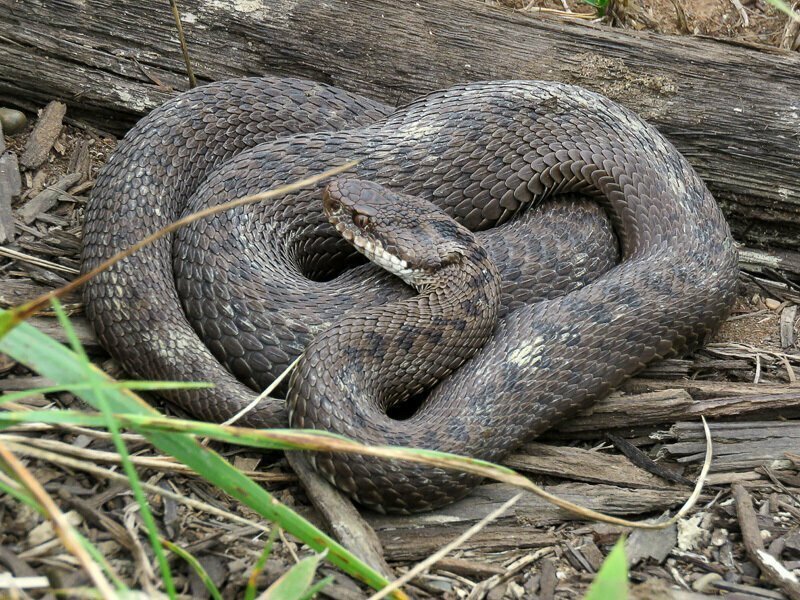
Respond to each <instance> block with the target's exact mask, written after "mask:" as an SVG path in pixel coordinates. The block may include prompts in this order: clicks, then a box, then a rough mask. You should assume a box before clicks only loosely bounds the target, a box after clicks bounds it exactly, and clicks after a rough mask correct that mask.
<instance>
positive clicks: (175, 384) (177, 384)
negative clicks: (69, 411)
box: [0, 381, 214, 404]
mask: <svg viewBox="0 0 800 600" xmlns="http://www.w3.org/2000/svg"><path fill="white" fill-rule="evenodd" d="M97 385H98V383H78V384H74V385H49V386H45V387H38V388H31V389H29V390H24V391H22V392H6V393H4V394H3V395H2V396H0V404H3V403H4V402H16V401H17V400H23V399H25V398H28V397H30V396H33V395H34V394H42V395H44V394H58V393H61V392H71V393H73V394H77V393H78V392H85V391H86V390H91V389H96V388H97ZM99 385H100V386H101V387H102V389H114V390H133V391H139V392H152V391H160V390H199V389H201V388H211V387H214V385H213V384H211V383H195V382H191V381H102V382H99Z"/></svg>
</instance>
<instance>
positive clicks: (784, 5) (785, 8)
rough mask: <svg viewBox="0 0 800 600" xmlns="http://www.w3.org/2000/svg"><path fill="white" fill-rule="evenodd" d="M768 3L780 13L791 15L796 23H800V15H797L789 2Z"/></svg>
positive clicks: (774, 0)
mask: <svg viewBox="0 0 800 600" xmlns="http://www.w3.org/2000/svg"><path fill="white" fill-rule="evenodd" d="M767 2H769V3H770V4H772V6H774V7H775V8H777V9H778V10H779V11H781V12H783V13H786V14H787V15H789V16H790V17H791V18H792V19H793V20H794V21H797V22H798V23H800V14H797V13H796V12H795V11H793V10H792V7H791V6H789V3H788V2H784V0H767Z"/></svg>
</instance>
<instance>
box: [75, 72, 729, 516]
mask: <svg viewBox="0 0 800 600" xmlns="http://www.w3.org/2000/svg"><path fill="white" fill-rule="evenodd" d="M354 158H358V159H361V162H360V163H359V165H358V166H357V167H356V168H355V170H354V175H355V176H357V177H358V178H359V179H360V180H369V181H372V182H375V183H376V184H379V185H381V186H384V187H385V188H387V189H389V190H391V193H400V194H408V195H414V196H418V197H420V198H423V199H427V200H430V201H432V202H433V203H434V204H436V205H438V206H439V207H441V208H442V209H443V210H444V211H445V212H446V213H447V214H449V215H450V216H451V217H453V218H455V219H456V220H457V221H458V222H459V223H461V224H462V225H464V226H466V227H467V228H469V229H471V230H473V231H481V233H480V234H479V237H480V239H481V242H482V243H483V244H484V245H485V246H486V247H487V250H488V254H489V255H490V256H491V258H492V259H493V260H494V261H495V263H497V266H498V269H499V271H500V274H501V276H502V280H503V281H502V285H501V289H500V294H501V305H502V306H501V309H500V314H501V320H500V322H499V324H498V325H497V327H496V329H495V331H494V335H493V336H492V338H491V340H490V341H489V342H488V343H487V344H486V345H485V346H484V347H483V348H481V349H480V350H478V351H477V354H476V355H475V356H474V357H473V358H471V359H469V360H467V362H466V364H464V366H463V367H461V368H460V369H459V370H458V371H457V372H456V373H454V374H452V375H451V376H448V377H446V379H445V380H444V381H443V382H441V383H440V384H439V385H438V386H437V387H436V388H435V390H434V391H433V392H432V393H431V394H430V395H429V397H428V398H427V399H425V400H424V401H423V402H422V405H421V406H420V408H419V409H418V410H417V411H416V412H414V413H413V414H412V415H410V416H408V417H407V418H404V419H395V418H389V417H387V415H386V414H385V411H384V409H385V406H382V405H381V403H379V402H374V401H373V400H371V398H373V397H374V396H373V395H372V394H373V392H374V389H372V387H374V385H375V383H374V382H375V378H374V371H375V370H376V369H378V368H379V367H380V365H386V366H387V368H388V367H389V366H390V365H391V364H393V361H392V360H386V361H377V362H376V361H373V362H372V363H370V364H369V366H368V367H367V366H366V365H364V364H362V363H357V364H356V368H352V365H351V368H349V369H346V370H345V374H344V375H343V374H342V371H337V369H336V366H337V364H338V362H341V363H342V365H343V366H344V362H345V360H344V358H343V356H344V355H346V354H347V353H348V348H347V347H343V346H342V342H341V340H342V339H349V340H350V342H349V343H350V345H351V347H352V352H351V354H352V355H353V356H355V355H360V356H367V355H371V356H373V358H374V357H375V356H381V353H383V355H384V356H391V355H392V353H402V352H404V351H405V350H403V348H402V347H401V346H398V344H401V345H402V344H403V343H408V344H411V343H412V342H403V341H402V340H403V339H405V338H403V337H402V336H401V337H400V341H392V340H393V339H395V340H397V339H398V338H397V335H396V334H397V333H398V331H399V332H402V331H404V330H405V329H404V328H406V329H407V328H409V327H410V328H414V323H411V324H410V325H409V324H404V323H406V322H405V321H404V319H403V315H398V317H397V319H388V320H386V321H385V322H382V323H381V324H380V328H379V329H377V330H375V331H365V330H364V323H363V320H358V319H353V318H352V317H348V316H343V314H344V313H345V312H346V311H347V310H348V309H351V308H352V309H353V312H352V313H350V314H353V315H357V314H359V313H363V311H365V310H366V307H368V306H370V305H372V304H373V303H375V302H377V303H379V304H383V303H386V302H389V301H394V300H397V299H403V298H406V299H407V298H409V296H410V292H409V291H408V289H407V288H405V287H404V286H402V284H401V283H398V281H393V280H392V278H390V277H389V276H388V275H386V274H385V273H383V272H381V271H380V270H378V269H376V268H374V267H369V266H364V265H362V266H360V267H357V268H355V269H353V270H350V271H347V272H346V273H344V274H341V275H338V276H337V274H338V273H339V272H340V271H341V270H342V269H343V268H344V267H346V266H351V265H353V264H354V263H356V262H357V261H355V260H354V257H355V251H354V249H353V248H352V246H350V245H348V244H347V243H346V242H345V241H344V240H343V239H342V238H341V237H340V236H339V235H338V234H337V232H336V230H335V228H334V227H333V226H331V225H330V224H329V223H328V221H327V220H326V219H325V217H324V215H323V214H322V203H321V193H322V188H320V189H315V190H310V191H307V192H302V193H298V194H293V195H290V196H286V197H284V198H282V199H280V200H277V201H274V202H272V203H269V204H267V205H263V206H262V205H258V206H255V205H254V206H246V207H240V208H239V209H236V210H234V211H228V212H227V213H224V214H221V215H217V216H215V217H213V218H211V219H208V220H204V221H199V222H197V223H195V224H194V225H193V226H191V227H187V228H185V229H183V230H181V231H180V232H179V233H178V234H176V235H175V236H174V237H173V238H171V239H165V240H162V241H160V242H157V243H156V244H153V245H152V246H149V247H147V248H145V249H143V250H142V251H140V252H139V253H137V254H135V255H133V256H131V257H130V258H128V259H126V260H124V261H122V262H121V263H119V264H117V265H115V266H114V267H113V268H111V269H109V270H108V271H106V272H105V273H103V274H101V275H100V276H98V277H97V278H95V279H94V280H93V281H91V282H90V283H89V284H88V285H87V288H86V293H85V300H86V309H87V315H88V316H89V318H90V319H91V321H92V323H93V324H94V327H95V329H96V331H97V333H98V336H99V338H100V340H101V342H102V343H103V344H104V346H105V347H106V348H107V349H108V350H109V351H110V352H111V353H112V355H113V356H114V357H116V358H117V359H118V360H119V361H120V362H121V363H122V365H123V366H124V367H125V368H126V369H127V370H128V371H130V372H131V373H133V374H134V375H137V376H140V377H146V378H150V379H178V380H189V381H209V380H210V381H213V382H214V383H215V384H216V388H214V389H211V390H192V391H180V392H171V393H169V394H167V395H166V396H167V397H168V399H170V400H171V401H173V402H175V403H176V404H178V405H180V406H181V407H183V408H184V409H185V410H187V411H189V412H191V413H193V414H195V415H196V416H198V417H200V418H205V419H209V420H221V419H225V418H227V417H230V416H232V415H233V414H235V413H237V412H238V410H239V409H241V408H242V407H243V406H246V405H247V404H248V403H249V402H250V401H251V400H252V399H253V398H254V395H253V392H252V391H251V389H259V388H262V387H264V386H265V385H266V384H267V383H269V381H271V380H272V379H273V378H274V377H275V375H277V374H278V373H280V372H281V371H282V370H283V369H284V368H285V367H286V366H287V365H288V364H289V363H290V362H291V361H292V360H293V359H294V357H296V356H297V355H299V354H300V352H301V351H302V350H303V349H304V348H305V347H306V345H308V343H309V342H310V341H311V340H312V339H314V338H316V339H315V342H314V349H315V350H314V353H312V354H311V355H307V356H306V358H305V359H304V360H303V361H302V363H301V367H300V368H299V369H298V370H297V372H296V373H295V374H294V376H293V384H292V387H291V391H290V395H289V400H290V406H291V424H292V425H293V426H297V427H312V428H320V429H328V430H331V431H335V432H337V433H341V434H343V435H346V436H349V437H352V438H355V439H358V440H361V441H364V442H368V443H378V444H401V445H411V446H419V447H426V448H431V449H438V450H446V451H450V452H456V453H460V454H467V455H470V456H475V457H479V458H484V459H488V460H497V459H499V458H500V457H502V456H503V455H504V454H505V453H507V452H508V451H510V450H511V449H513V448H514V447H515V446H517V445H519V444H520V443H521V442H522V441H523V440H525V439H526V438H529V437H532V436H534V435H536V434H538V433H540V432H542V431H543V430H545V429H546V428H548V427H549V426H551V425H552V424H553V423H555V422H556V421H557V420H559V419H562V418H563V417H564V416H565V415H567V414H569V413H570V412H573V411H575V410H576V409H579V408H581V407H584V406H586V405H588V404H589V403H591V402H592V401H594V400H596V399H597V398H599V397H602V396H603V395H605V394H607V393H608V392H609V391H610V390H611V389H613V388H614V387H615V386H618V385H619V384H620V383H622V382H623V381H624V380H625V379H626V378H628V377H630V376H631V375H633V374H634V373H636V372H637V371H638V370H640V369H641V368H642V367H643V366H644V365H646V364H647V363H648V362H650V361H652V360H654V359H656V358H659V357H664V356H667V355H670V354H674V353H676V352H680V351H683V350H685V349H687V348H689V347H692V346H695V345H697V344H699V343H701V342H702V340H703V339H704V337H705V336H706V335H707V334H708V333H709V332H712V331H713V330H714V329H715V328H716V327H717V326H718V325H719V323H720V322H721V321H722V319H723V318H724V316H725V314H726V312H727V310H728V307H729V306H730V304H731V302H732V300H733V297H734V292H735V286H736V278H737V266H736V264H737V257H736V251H735V248H734V244H733V241H732V239H731V236H730V232H729V230H728V227H727V225H726V223H725V221H724V219H723V217H722V215H721V213H720V211H719V209H718V207H717V205H716V203H715V202H714V200H713V198H712V197H711V195H710V194H709V192H708V190H707V189H706V188H705V186H704V185H703V183H702V182H701V181H700V179H699V178H698V177H697V175H696V174H695V172H694V170H693V169H692V168H691V167H690V166H689V164H688V163H687V162H686V160H685V159H684V158H683V157H682V156H680V154H679V153H678V152H677V151H676V150H675V149H674V148H673V147H672V145H670V144H669V142H667V141H666V140H665V139H664V138H663V137H662V136H661V135H660V134H659V133H658V132H657V131H656V130H655V129H653V128H652V127H650V126H649V125H647V124H646V123H644V122H643V121H642V120H641V119H639V118H638V117H636V116H635V115H633V114H632V113H631V112H629V111H627V110H625V109H623V108H622V107H620V106H618V105H616V104H614V103H613V102H611V101H610V100H608V99H607V98H605V97H603V96H600V95H598V94H595V93H592V92H588V91H586V90H583V89H581V88H577V87H574V86H568V85H563V84H558V83H544V82H524V81H508V82H489V83H476V84H468V85H462V86H457V87H454V88H452V89H449V90H445V91H441V92H436V93H433V94H430V95H429V96H426V97H424V98H421V99H419V100H417V101H415V102H413V103H411V104H409V105H408V106H405V107H403V108H401V109H399V110H397V111H393V110H392V109H390V108H388V107H384V106H382V105H380V104H378V103H375V102H372V101H369V100H366V99H364V98H360V97H357V96H354V95H351V94H348V93H346V92H343V91H341V90H337V89H335V88H331V87H329V86H325V85H321V84H314V83H310V82H304V81H300V80H292V79H273V78H259V79H239V80H232V81H227V82H220V83H215V84H210V85H208V86H204V87H201V88H196V89H194V90H191V91H189V92H186V93H184V94H181V95H179V96H178V97H176V98H175V99H173V100H171V101H170V102H168V103H167V104H165V105H164V106H163V107H161V108H159V109H157V110H156V111H154V112H153V113H151V114H150V115H149V116H148V117H146V118H145V119H143V120H142V121H141V122H140V123H139V124H138V125H137V126H136V127H135V128H134V129H132V130H131V131H130V132H129V134H128V135H127V136H126V138H125V139H124V140H123V141H122V142H121V143H120V145H119V147H118V149H117V151H116V152H115V154H114V155H113V156H112V157H111V159H110V160H109V162H108V164H107V165H106V167H105V168H104V169H103V172H102V173H101V176H100V177H99V178H98V180H97V183H96V185H95V188H94V192H93V194H92V199H91V201H90V203H89V205H88V206H87V210H86V226H85V232H84V252H83V269H84V270H88V269H90V268H91V267H93V266H95V265H96V264H97V263H99V262H100V261H101V260H103V259H104V258H107V257H108V256H110V255H112V254H113V253H115V252H117V251H118V250H120V249H122V248H124V247H127V246H129V245H130V244H132V243H134V242H135V241H138V240H139V239H141V238H142V237H144V236H145V235H147V234H149V233H152V232H153V231H155V230H157V229H159V228H161V227H163V226H164V225H166V224H168V223H169V222H171V221H173V220H175V219H176V218H178V217H180V216H181V215H182V214H184V213H186V212H191V211H194V210H196V209H198V208H201V207H204V206H207V205H209V204H215V203H220V202H223V201H226V200H229V199H232V198H235V197H238V196H242V195H245V194H248V193H253V192H256V191H260V190H262V189H265V188H267V187H271V186H273V185H279V184H282V183H287V182H290V181H293V180H295V179H297V178H299V177H302V176H305V175H308V174H312V173H316V172H319V171H322V170H323V169H325V168H328V167H332V166H335V165H339V164H342V163H344V162H346V161H348V160H351V159H354ZM575 193H577V194H581V195H582V196H591V197H592V198H593V199H594V201H595V202H596V203H597V204H592V203H587V202H585V201H582V200H577V199H574V198H572V197H571V196H565V195H568V194H575ZM562 197H564V198H565V200H564V201H563V202H562V201H560V199H561V198H562ZM554 201H556V202H554ZM598 206H600V207H602V208H598ZM606 214H607V215H608V218H606V216H605V215H606ZM609 221H610V223H611V225H609ZM612 226H613V234H612V233H611V231H610V230H611V228H612ZM493 227H494V229H490V228H493ZM525 227H527V229H523V228H525ZM482 230H487V231H482ZM586 231H588V232H589V233H588V234H587V233H586ZM614 236H616V240H617V241H616V242H615V241H614ZM570 243H574V246H570ZM587 244H588V246H587ZM617 244H618V249H619V255H620V259H621V260H620V262H619V264H615V263H616V257H617ZM529 254H530V255H536V256H537V257H538V259H537V261H536V262H532V261H530V260H528V259H527V258H526V256H528V255H529ZM312 280H313V281H312ZM550 282H552V283H553V284H554V288H553V289H552V290H551V291H548V289H547V287H546V286H547V284H548V283H550ZM535 300H541V301H540V302H534V301H535ZM463 304H464V306H463V308H464V311H465V313H464V317H463V318H464V319H465V320H467V321H471V320H473V319H476V318H477V314H478V313H479V312H480V311H478V310H477V309H476V306H475V303H474V302H473V301H466V300H465V302H464V303H463ZM348 319H350V320H349V321H348ZM454 319H455V320H453V319H449V320H448V321H447V324H446V325H444V326H445V327H449V328H452V327H458V326H459V325H458V324H457V323H458V319H457V318H454ZM332 322H337V327H338V328H339V329H340V334H341V328H342V327H344V329H345V334H347V327H348V323H351V322H352V330H351V331H350V333H349V337H348V335H345V337H344V338H342V337H338V338H336V339H337V340H338V341H337V342H335V347H333V346H331V345H326V342H325V340H326V339H327V337H326V334H325V333H323V332H324V331H325V330H326V329H327V327H328V326H329V325H330V323H332ZM416 329H417V330H418V331H417V334H418V336H417V337H416V338H415V339H417V340H419V339H420V338H419V336H422V338H421V339H422V341H417V342H414V343H415V344H417V345H418V346H419V347H421V348H424V349H425V350H426V351H427V350H428V349H430V350H432V351H433V354H431V355H430V357H429V358H428V359H427V360H429V361H430V362H431V364H436V362H437V361H439V360H443V361H445V362H446V359H443V358H440V357H439V356H438V355H437V354H435V352H436V350H437V349H438V346H439V344H437V339H439V336H440V335H441V333H442V331H440V330H437V326H436V323H435V321H433V322H429V323H427V324H426V325H425V326H424V327H422V326H420V327H417V328H416ZM332 343H333V342H332ZM351 358H352V356H351ZM331 361H333V364H331ZM222 365H224V366H225V368H223V366H222ZM358 365H361V366H362V372H363V370H364V369H365V368H368V369H369V370H370V377H365V378H358V377H355V376H354V374H355V373H357V372H358V371H359V369H358ZM395 375H396V373H395ZM241 382H244V384H246V385H243V384H242V383H241ZM248 386H249V387H248ZM370 386H372V387H370ZM287 422H288V415H287V412H286V408H285V402H284V401H282V400H279V399H267V401H265V402H264V403H263V404H262V405H260V406H259V407H257V409H256V410H255V411H253V412H251V413H249V414H248V415H247V416H246V417H245V420H244V422H243V424H246V425H250V426H256V427H276V426H278V427H279V426H285V424H286V423H287ZM316 466H317V468H318V469H320V470H321V471H322V472H323V473H324V474H325V475H326V476H328V477H329V478H330V479H331V480H333V481H334V482H335V483H336V484H337V485H338V486H340V487H341V488H343V489H344V490H346V491H347V492H348V493H350V494H351V495H352V496H353V497H355V498H356V499H357V500H358V501H360V502H362V503H364V504H366V505H368V506H371V507H373V508H376V509H378V510H389V511H402V512H406V511H417V510H425V509H430V508H434V507H436V506H441V505H443V504H445V503H448V502H451V501H452V500H454V499H456V498H458V497H460V496H462V495H463V494H464V493H466V491H468V490H469V489H470V488H471V487H472V486H474V485H475V484H476V483H477V482H476V479H475V478H474V477H472V476H467V475H464V474H460V473H454V472H450V471H444V470H441V469H436V468H430V467H423V466H420V465H411V464H407V463H388V462H386V461H378V460H374V459H371V458H367V457H360V456H335V457H334V456H328V455H320V456H318V457H317V460H316Z"/></svg>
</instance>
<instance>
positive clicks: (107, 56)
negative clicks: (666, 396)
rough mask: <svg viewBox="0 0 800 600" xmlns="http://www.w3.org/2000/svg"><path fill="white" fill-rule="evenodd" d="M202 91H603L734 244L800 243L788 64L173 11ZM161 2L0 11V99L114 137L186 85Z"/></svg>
mask: <svg viewBox="0 0 800 600" xmlns="http://www.w3.org/2000/svg"><path fill="white" fill-rule="evenodd" d="M180 8H181V10H182V18H183V23H184V27H185V29H186V33H187V38H188V40H189V49H190V54H191V57H192V60H193V65H194V69H195V72H196V74H197V76H198V78H199V80H200V81H201V82H202V81H209V80H214V79H223V78H228V77H236V76H242V75H254V74H264V73H273V74H277V75H293V76H301V77H307V78H311V79H315V80H319V81H325V82H329V83H333V84H336V85H339V86H342V87H344V88H346V89H349V90H352V91H354V92H359V93H362V94H366V95H368V96H372V97H374V98H377V99H380V100H383V101H385V102H388V103H393V104H400V103H403V102H405V101H407V100H409V99H411V98H412V97H414V96H417V95H419V94H423V93H425V92H428V91H430V90H432V89H435V88H441V87H443V86H447V85H450V84H453V83H456V82H461V81H467V80H480V79H510V78H524V79H549V80H560V81H564V82H568V83H574V84H579V85H583V86H585V87H588V88H591V89H594V90H597V91H599V92H602V93H604V94H606V95H608V96H610V97H611V98H613V99H615V100H617V101H618V102H620V103H622V104H624V105H626V106H628V107H630V108H632V109H633V110H635V111H637V112H638V113H639V114H641V115H642V116H643V117H645V118H646V119H648V120H649V121H651V122H652V123H654V124H655V125H657V126H658V127H659V128H660V129H661V131H662V132H663V133H664V134H665V135H666V136H667V137H668V138H670V139H671V140H672V141H673V142H674V143H675V144H676V146H677V147H678V148H679V149H680V150H681V151H682V152H683V153H684V154H685V155H686V156H687V158H688V159H689V160H690V161H691V162H692V164H693V165H694V166H695V167H696V168H697V170H698V172H699V173H700V174H701V176H702V177H703V178H704V179H705V180H706V182H707V183H708V185H709V187H710V188H711V190H712V191H713V192H714V193H715V195H716V197H717V199H718V200H719V201H720V203H721V204H722V206H723V208H724V210H725V211H726V213H727V215H728V218H729V221H730V223H731V226H732V228H733V230H734V232H735V234H736V235H737V237H738V238H739V239H741V240H744V241H747V242H748V243H750V244H761V245H764V244H770V245H781V246H786V247H790V248H798V246H800V241H798V240H800V178H798V177H797V173H798V168H799V167H800V153H799V152H798V149H799V147H800V142H799V138H798V136H800V101H799V100H798V98H800V77H798V75H799V74H800V57H798V55H797V54H796V53H794V54H793V53H789V52H782V51H778V50H774V49H761V50H756V49H753V48H746V47H741V46H737V45H733V44H731V43H726V42H715V41H712V40H707V39H698V38H692V37H667V36H663V35H656V34H649V33H641V32H638V33H635V32H624V33H623V32H620V31H619V30H611V29H608V28H603V27H593V26H587V25H574V24H568V23H564V22H559V21H548V20H542V19H537V18H533V17H531V16H530V15H525V14H522V13H519V12H514V11H512V10H510V9H506V8H500V7H491V6H487V5H485V4H484V3H483V2H478V1H476V0H419V1H417V2H394V1H392V0H349V1H344V0H330V1H328V2H323V3H320V2H315V1H313V0H276V1H273V2H270V3H263V4H262V3H251V2H204V1H202V0H182V2H181V3H180ZM185 73H186V69H185V66H184V64H183V60H182V56H181V52H180V48H179V46H178V43H177V36H176V33H175V24H174V22H173V19H172V15H171V11H170V9H169V6H168V4H165V3H164V2H163V1H162V0H138V1H136V2H134V1H132V0H128V1H123V2H117V1H116V0H86V1H83V2H77V1H73V0H0V101H2V100H6V101H10V102H12V103H14V104H19V105H25V104H26V102H27V103H28V107H29V108H30V107H34V106H39V105H43V104H45V103H47V102H48V101H50V100H52V99H53V98H60V99H62V100H64V101H65V102H66V103H67V104H68V105H69V112H68V116H71V117H72V118H83V119H87V120H88V121H90V122H91V123H93V124H95V125H96V126H98V127H101V128H103V129H105V130H109V131H113V132H117V133H118V132H120V131H122V130H124V129H125V128H127V127H128V126H129V125H130V124H131V123H132V122H133V121H134V120H135V119H136V118H138V117H139V116H141V115H142V114H144V113H145V112H147V111H149V110H150V109H152V108H153V107H155V106H156V105H158V104H159V103H161V102H163V101H164V100H165V99H167V98H168V97H170V96H171V95H173V94H174V93H175V90H178V89H183V88H185V87H186V79H187V78H186V75H185Z"/></svg>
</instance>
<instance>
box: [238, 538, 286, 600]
mask: <svg viewBox="0 0 800 600" xmlns="http://www.w3.org/2000/svg"><path fill="white" fill-rule="evenodd" d="M279 531H280V529H279V528H278V527H273V528H272V531H270V532H269V537H268V538H267V543H266V545H265V546H264V550H262V551H261V555H260V556H259V557H258V560H257V561H256V564H255V566H254V567H253V570H252V571H251V572H250V577H248V578H247V589H246V590H245V592H244V600H255V597H256V593H257V590H256V581H257V580H258V576H259V575H261V572H262V571H263V570H264V567H265V566H266V564H267V560H268V559H269V555H270V554H271V553H272V546H273V544H274V543H275V538H277V537H278V532H279Z"/></svg>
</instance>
